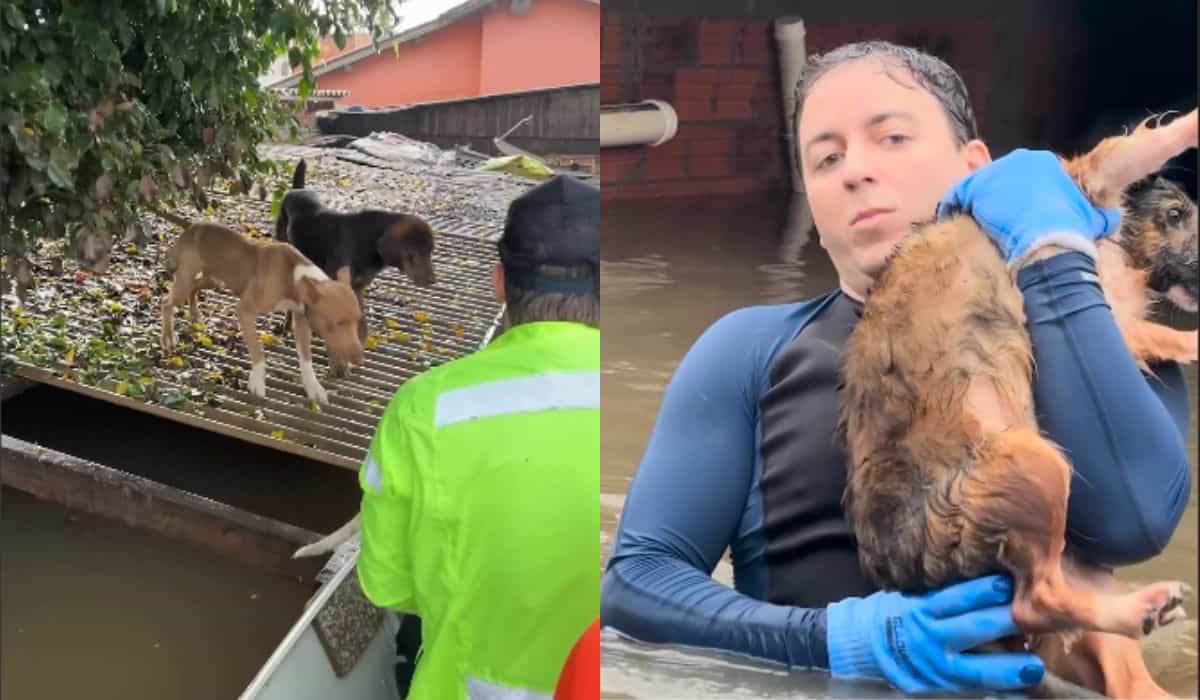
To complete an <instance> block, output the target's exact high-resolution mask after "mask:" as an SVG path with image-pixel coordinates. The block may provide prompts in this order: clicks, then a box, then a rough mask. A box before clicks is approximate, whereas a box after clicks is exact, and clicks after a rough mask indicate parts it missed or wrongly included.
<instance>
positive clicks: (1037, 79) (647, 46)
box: [600, 10, 1086, 200]
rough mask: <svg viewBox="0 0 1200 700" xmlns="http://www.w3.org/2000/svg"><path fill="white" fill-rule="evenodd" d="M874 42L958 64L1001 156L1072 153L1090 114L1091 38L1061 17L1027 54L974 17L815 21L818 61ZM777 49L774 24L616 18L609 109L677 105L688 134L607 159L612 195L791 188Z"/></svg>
mask: <svg viewBox="0 0 1200 700" xmlns="http://www.w3.org/2000/svg"><path fill="white" fill-rule="evenodd" d="M901 14H902V13H901ZM865 39H881V40H888V41H894V42H896V43H900V44H904V45H910V46H920V47H922V48H924V49H925V50H927V51H930V52H932V53H934V54H936V55H938V56H940V57H942V58H943V59H945V60H946V61H948V62H949V63H950V64H951V65H952V66H954V67H955V68H956V69H957V70H958V71H959V73H960V74H961V75H962V77H963V80H964V81H965V82H966V85H967V90H968V92H969V93H970V96H971V101H972V104H973V105H974V107H975V111H976V119H977V121H978V123H979V127H980V131H981V133H982V135H983V137H984V139H985V140H987V141H988V142H989V145H991V147H992V149H993V153H992V155H993V156H999V155H1003V153H1005V152H1007V151H1008V150H1009V149H1011V148H1013V147H1015V146H1018V145H1020V146H1028V147H1033V148H1045V147H1051V146H1052V145H1061V144H1062V143H1063V141H1064V140H1065V139H1067V138H1069V137H1070V136H1071V128H1072V124H1073V122H1074V121H1076V120H1075V119H1074V116H1075V115H1076V114H1077V113H1078V112H1079V110H1080V109H1081V108H1082V107H1083V104H1082V102H1081V100H1082V96H1083V94H1084V93H1083V91H1082V90H1079V89H1077V88H1075V87H1074V86H1073V85H1074V84H1075V83H1078V82H1079V75H1080V72H1081V70H1082V68H1083V67H1084V66H1086V61H1083V60H1082V59H1083V58H1084V57H1086V53H1085V47H1084V45H1083V41H1082V37H1081V34H1080V29H1079V28H1078V27H1074V26H1072V25H1071V24H1070V23H1068V22H1065V21H1063V20H1061V19H1059V18H1051V17H1039V18H1038V22H1037V23H1036V25H1035V26H1033V27H1030V28H1029V30H1028V31H1027V32H1025V33H1024V34H1023V36H1022V39H1021V43H1020V44H1019V45H1010V44H1006V43H1004V42H1003V40H1002V39H1001V38H1000V37H999V36H998V34H997V20H995V19H991V18H986V19H985V18H983V17H974V16H969V15H967V16H959V17H944V18H941V19H928V18H925V19H917V20H912V19H909V20H905V18H904V17H903V16H897V17H896V19H895V20H893V21H886V20H880V19H875V20H873V21H854V20H836V21H828V20H827V21H819V20H816V21H808V22H806V51H807V52H808V53H809V54H810V55H811V54H813V53H820V52H824V51H827V50H829V49H831V48H834V47H836V46H839V45H841V44H844V43H847V42H851V41H859V40H865ZM775 51H776V43H775V39H774V30H773V27H772V24H771V22H770V21H769V20H751V19H709V18H688V19H661V18H653V17H646V16H638V15H630V14H622V13H620V12H617V11H613V10H605V11H604V12H603V23H602V26H601V54H600V55H601V68H600V73H601V76H600V79H601V92H600V99H601V102H602V103H603V104H611V103H614V102H635V101H638V100H643V99H652V98H656V99H662V100H666V101H668V102H670V103H671V104H672V105H674V107H675V109H676V111H677V112H678V115H679V120H680V124H679V132H678V134H677V135H676V137H675V139H674V140H673V141H669V142H667V143H666V144H664V145H662V146H658V147H653V148H651V147H628V148H606V149H602V150H601V152H600V162H601V182H602V184H603V194H602V197H603V198H605V199H608V200H615V199H636V198H645V197H661V196H676V195H713V194H726V193H742V192H763V191H768V190H771V189H775V188H790V183H789V181H788V160H787V158H788V154H787V150H786V149H787V142H786V140H785V132H784V129H785V128H786V126H785V119H784V117H783V115H782V113H781V110H782V108H781V106H780V93H779V91H780V88H779V71H778V66H777V58H776V56H775ZM1050 57H1052V60H1051V59H1050Z"/></svg>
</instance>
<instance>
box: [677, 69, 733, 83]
mask: <svg viewBox="0 0 1200 700" xmlns="http://www.w3.org/2000/svg"><path fill="white" fill-rule="evenodd" d="M724 72H725V71H722V70H720V69H717V68H680V69H679V70H677V71H675V82H677V83H700V84H704V85H716V84H717V83H719V82H721V76H722V74H723V73H724Z"/></svg>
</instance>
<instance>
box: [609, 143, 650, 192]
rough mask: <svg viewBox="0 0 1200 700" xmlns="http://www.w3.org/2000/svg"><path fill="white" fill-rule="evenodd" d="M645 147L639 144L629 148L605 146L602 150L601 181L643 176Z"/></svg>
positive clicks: (621, 180) (616, 180) (617, 180)
mask: <svg viewBox="0 0 1200 700" xmlns="http://www.w3.org/2000/svg"><path fill="white" fill-rule="evenodd" d="M644 153H645V149H644V148H642V147H639V146H631V147H629V148H605V149H603V150H601V151H600V183H601V184H604V183H609V182H613V183H616V182H624V181H628V180H636V179H639V178H640V177H641V170H642V160H643V158H644Z"/></svg>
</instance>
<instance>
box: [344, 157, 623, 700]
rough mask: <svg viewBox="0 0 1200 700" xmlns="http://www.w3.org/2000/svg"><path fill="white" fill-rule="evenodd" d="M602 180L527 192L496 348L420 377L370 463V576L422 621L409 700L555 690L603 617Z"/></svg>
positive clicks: (506, 263)
mask: <svg viewBox="0 0 1200 700" xmlns="http://www.w3.org/2000/svg"><path fill="white" fill-rule="evenodd" d="M599 224H600V202H599V190H598V189H596V188H595V187H592V186H590V185H587V184H584V183H581V182H580V181H578V180H576V179H574V178H571V177H562V176H560V177H556V178H554V179H552V180H549V181H548V182H546V183H543V184H541V185H539V186H537V187H535V188H533V189H531V190H530V191H529V192H527V193H525V194H524V195H522V196H521V197H519V198H517V199H515V200H514V201H513V202H512V204H511V206H510V208H509V212H508V218H507V221H506V223H505V228H504V233H503V236H502V237H501V239H500V243H499V251H500V261H501V264H500V265H498V266H496V268H495V270H494V271H493V283H494V286H495V288H496V293H497V295H498V296H499V297H500V298H501V299H502V300H504V301H505V305H506V307H505V319H504V324H503V328H504V330H502V331H501V332H500V334H499V335H498V336H497V337H496V338H495V339H494V340H492V342H490V343H489V344H488V345H487V346H486V347H484V348H483V349H481V350H479V351H477V352H475V353H473V354H471V355H467V356H465V357H462V358H459V359H457V360H454V361H451V362H447V363H446V364H443V365H440V366H438V367H435V368H433V369H430V370H428V371H426V372H424V373H422V374H420V375H418V376H416V377H414V378H413V379H410V380H409V381H407V382H405V383H404V384H403V385H402V386H401V387H400V389H399V390H398V391H397V392H396V394H395V395H394V396H393V397H392V400H391V402H390V403H389V404H388V406H387V409H386V410H385V412H384V414H383V417H382V419H381V420H380V423H379V426H378V428H377V429H376V432H375V436H374V438H373V440H372V442H371V447H370V451H369V453H368V454H367V456H366V458H365V459H364V463H363V467H362V469H361V471H360V473H359V482H360V484H361V486H362V489H363V500H362V510H361V516H362V519H361V527H362V544H361V549H360V552H359V557H358V565H357V568H358V578H359V581H360V583H361V585H362V589H363V591H364V593H365V594H366V595H367V597H368V598H369V599H370V600H371V601H372V602H374V603H375V604H376V605H378V606H380V607H385V608H390V609H394V610H397V611H403V612H409V613H412V614H414V615H417V616H419V617H420V619H421V653H420V655H419V657H418V660H417V663H416V671H415V673H414V675H413V678H412V685H411V689H410V691H409V693H408V697H409V698H419V699H424V698H435V699H438V700H440V699H442V698H468V697H469V698H471V699H472V700H476V699H480V698H511V697H521V698H539V697H545V698H547V699H549V698H550V697H551V696H552V694H553V691H554V687H555V682H556V680H557V678H558V675H559V671H560V669H561V668H562V665H563V663H564V661H565V660H566V658H567V655H568V654H569V653H570V650H571V647H572V645H573V644H574V643H575V640H576V639H577V638H578V637H579V635H580V634H581V633H582V632H583V631H584V630H585V629H586V628H587V626H588V624H589V623H590V622H591V621H592V620H593V619H594V618H595V617H596V616H597V615H598V614H599V578H600V573H599V546H600V543H599V529H600V512H599V509H600V504H599V490H600V374H599V370H600V331H599V315H600V312H599V307H600V300H599V286H600V275H599V258H600V228H599Z"/></svg>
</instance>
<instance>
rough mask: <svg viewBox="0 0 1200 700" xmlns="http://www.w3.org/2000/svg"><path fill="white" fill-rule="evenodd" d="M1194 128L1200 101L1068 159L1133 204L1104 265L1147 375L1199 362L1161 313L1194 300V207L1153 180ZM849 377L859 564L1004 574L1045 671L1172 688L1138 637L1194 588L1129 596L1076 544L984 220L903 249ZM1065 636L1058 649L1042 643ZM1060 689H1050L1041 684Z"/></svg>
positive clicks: (1103, 277)
mask: <svg viewBox="0 0 1200 700" xmlns="http://www.w3.org/2000/svg"><path fill="white" fill-rule="evenodd" d="M1196 136H1197V113H1196V111H1192V112H1191V113H1190V114H1188V115H1187V116H1185V117H1181V118H1179V119H1176V120H1174V121H1173V122H1171V123H1170V124H1168V125H1166V126H1160V127H1158V128H1154V129H1151V128H1149V127H1148V125H1147V123H1146V122H1143V123H1142V124H1141V125H1140V126H1139V127H1138V128H1137V129H1136V130H1134V131H1133V132H1132V133H1130V134H1127V135H1124V136H1115V137H1111V138H1107V139H1104V140H1103V141H1101V142H1100V143H1099V144H1098V145H1097V146H1096V147H1095V148H1094V149H1092V150H1091V151H1090V152H1088V153H1086V154H1084V155H1082V156H1079V157H1075V158H1071V159H1063V164H1064V167H1065V168H1066V170H1067V172H1068V173H1069V174H1070V175H1071V177H1072V178H1073V179H1074V180H1075V181H1076V183H1077V184H1078V185H1079V186H1080V188H1081V189H1082V190H1083V192H1084V193H1085V194H1086V195H1087V196H1088V198H1089V199H1090V200H1091V201H1092V202H1094V203H1095V204H1097V205H1099V206H1104V207H1117V206H1120V207H1121V208H1122V210H1123V219H1122V221H1123V227H1122V228H1121V230H1120V231H1119V232H1117V233H1114V234H1113V235H1111V236H1109V237H1108V238H1106V239H1104V240H1102V241H1098V245H1097V247H1098V250H1099V257H1098V260H1097V264H1098V272H1099V276H1100V284H1101V286H1102V288H1103V289H1104V292H1105V296H1106V298H1107V299H1108V301H1109V302H1110V305H1111V306H1112V308H1113V311H1114V315H1115V318H1116V321H1117V324H1118V325H1119V326H1120V328H1121V330H1122V333H1123V335H1124V337H1125V339H1126V342H1127V345H1128V346H1129V350H1130V352H1131V354H1132V355H1133V356H1134V357H1135V358H1136V360H1137V361H1138V363H1139V365H1141V366H1142V367H1146V363H1147V362H1148V361H1151V360H1178V361H1182V362H1194V361H1195V360H1196V352H1197V348H1196V341H1197V336H1196V332H1195V331H1176V330H1173V329H1171V328H1168V327H1166V326H1162V325H1158V324H1156V323H1153V322H1152V321H1150V320H1149V319H1148V318H1147V312H1148V310H1149V309H1150V306H1151V304H1152V303H1153V302H1154V300H1155V299H1156V298H1157V297H1159V296H1165V297H1166V298H1167V299H1169V300H1172V301H1174V302H1175V303H1176V304H1179V305H1181V306H1184V307H1185V308H1186V307H1189V306H1190V307H1191V308H1195V305H1196V286H1197V263H1196V260H1197V239H1196V213H1195V206H1194V205H1193V204H1192V203H1191V202H1190V201H1188V199H1187V197H1186V195H1183V193H1182V192H1181V191H1180V190H1179V189H1178V188H1177V187H1174V186H1173V185H1170V184H1169V183H1167V182H1166V181H1165V180H1159V179H1153V178H1147V176H1148V175H1149V174H1150V173H1153V172H1156V171H1157V170H1159V169H1160V168H1161V167H1162V165H1163V164H1164V163H1165V162H1166V161H1167V159H1169V158H1170V157H1172V156H1174V155H1175V154H1176V153H1179V152H1181V151H1183V150H1184V149H1186V148H1188V147H1194V146H1195V143H1196ZM1143 180H1144V181H1143ZM1139 181H1143V182H1139ZM1135 183H1138V184H1136V185H1135ZM1131 186H1132V187H1131ZM843 371H844V376H843V382H844V384H843V390H842V391H843V397H842V401H843V404H842V414H841V416H840V420H841V425H842V429H843V430H844V431H845V437H846V440H847V447H848V453H849V456H850V464H849V465H848V472H847V483H846V491H845V495H844V499H843V505H844V506H845V509H846V513H847V518H848V520H849V522H850V525H851V527H852V528H853V530H854V532H855V535H856V536H857V538H858V551H859V559H860V563H861V565H862V567H863V571H864V572H865V573H866V574H867V575H868V576H870V577H871V578H872V579H873V580H874V581H875V583H876V584H877V585H879V586H881V587H883V588H886V589H899V590H902V591H913V592H916V591H925V590H929V589H931V588H938V587H942V586H945V585H948V584H951V583H954V582H956V581H960V580H962V579H966V578H972V577H976V576H982V575H986V574H989V573H1001V572H1008V573H1010V574H1011V575H1012V577H1013V581H1014V595H1013V604H1012V611H1013V619H1014V621H1015V622H1016V623H1017V625H1018V626H1019V627H1020V628H1021V630H1022V632H1024V633H1026V635H1028V641H1029V643H1030V646H1031V648H1034V649H1035V650H1036V651H1037V652H1038V653H1039V654H1040V655H1041V656H1042V658H1043V659H1044V660H1045V661H1046V663H1047V671H1048V673H1047V680H1048V681H1050V680H1057V679H1056V678H1055V677H1056V676H1057V677H1060V678H1066V679H1069V680H1071V681H1072V682H1076V683H1079V684H1081V685H1084V686H1085V687H1089V688H1091V689H1092V690H1095V691H1097V692H1105V693H1108V694H1111V695H1113V696H1114V697H1134V696H1136V697H1145V696H1147V695H1166V693H1165V692H1164V691H1163V690H1162V689H1161V688H1159V687H1158V686H1157V685H1156V684H1155V683H1154V681H1153V680H1152V679H1151V678H1150V676H1149V672H1148V671H1147V670H1146V667H1145V664H1144V662H1143V660H1142V656H1141V650H1140V646H1139V642H1138V640H1140V639H1141V637H1142V636H1144V635H1146V634H1149V633H1150V632H1151V631H1152V630H1154V629H1155V628H1157V627H1159V626H1162V625H1166V624H1169V623H1171V622H1173V621H1175V620H1177V619H1180V618H1183V617H1185V613H1184V611H1183V609H1182V607H1181V603H1182V602H1183V599H1184V597H1185V596H1186V595H1187V594H1188V593H1189V592H1190V591H1189V589H1188V587H1187V586H1186V585H1185V584H1183V583H1180V582H1160V583H1155V584H1153V585H1150V586H1146V587H1144V588H1141V589H1139V590H1136V591H1129V590H1126V588H1125V587H1124V586H1123V585H1122V584H1120V583H1118V582H1117V580H1116V579H1115V578H1114V577H1113V576H1112V574H1111V572H1108V571H1107V570H1102V569H1099V568H1097V567H1092V566H1089V565H1086V564H1084V563H1083V562H1082V561H1080V560H1079V559H1077V558H1075V557H1073V556H1072V554H1071V552H1070V551H1065V546H1066V508H1067V495H1068V491H1069V488H1070V483H1071V482H1070V479H1071V465H1070V464H1069V463H1068V462H1067V460H1066V459H1065V458H1064V456H1063V454H1062V453H1061V452H1060V451H1059V449H1058V447H1057V446H1056V445H1054V444H1052V443H1051V442H1050V441H1049V440H1047V439H1046V438H1045V437H1044V436H1043V435H1042V434H1041V433H1040V432H1039V430H1038V426H1037V421H1036V419H1035V415H1034V402H1033V390H1032V380H1033V359H1032V346H1031V341H1030V338H1029V334H1028V332H1027V330H1026V327H1025V315H1024V307H1023V304H1022V297H1021V293H1020V291H1019V290H1018V289H1017V287H1016V285H1015V283H1014V279H1013V277H1012V273H1010V272H1009V271H1008V269H1007V268H1006V265H1005V262H1004V260H1003V259H1002V258H1001V256H1000V255H999V253H998V251H997V248H996V246H995V245H994V244H993V243H992V242H991V240H990V239H989V238H988V236H987V234H986V233H984V231H983V230H982V229H980V227H979V226H978V224H977V223H976V222H975V221H974V220H973V219H972V218H970V217H969V216H966V215H963V214H958V215H955V216H952V217H950V218H947V219H944V220H941V221H935V222H930V223H926V224H924V225H921V226H919V227H916V228H915V230H914V233H913V234H912V235H911V236H909V237H907V238H906V239H905V240H904V241H903V242H901V243H900V245H899V246H897V250H896V252H895V254H894V255H893V257H892V258H891V259H890V261H889V263H888V266H887V268H886V269H885V270H884V272H883V273H882V274H881V275H880V278H879V279H878V281H877V282H876V284H875V285H874V287H873V289H872V290H871V292H870V294H869V296H868V298H867V300H866V303H865V307H864V309H863V313H862V318H861V320H860V321H859V323H858V324H857V326H856V328H855V330H854V332H853V333H852V335H851V337H850V340H849V343H848V346H847V349H846V357H845V364H844V370H843ZM1051 636H1057V637H1058V638H1060V640H1061V641H1062V644H1060V645H1051V644H1045V643H1044V642H1045V641H1046V640H1047V639H1049V638H1050V637H1051ZM1008 641H1010V642H1015V643H1016V645H1017V648H1019V647H1020V646H1021V645H1022V644H1023V643H1024V642H1025V641H1026V640H1023V639H1015V640H1008ZM1072 643H1074V645H1075V647H1074V653H1072V650H1071V648H1072ZM1056 646H1057V647H1058V648H1057V649H1051V648H1049V647H1056ZM1067 657H1071V660H1070V662H1068V661H1067ZM1081 668H1091V669H1093V670H1097V669H1098V672H1097V673H1086V672H1081V671H1080V669H1081ZM1052 692H1053V691H1050V690H1047V688H1046V682H1044V683H1043V687H1041V688H1038V689H1035V693H1041V694H1049V693H1052Z"/></svg>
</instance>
